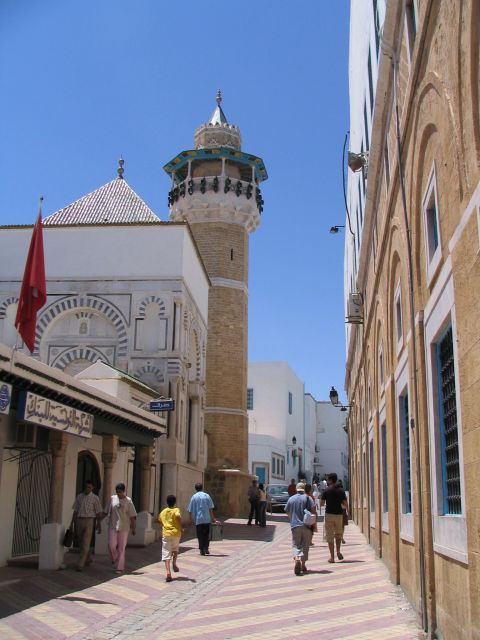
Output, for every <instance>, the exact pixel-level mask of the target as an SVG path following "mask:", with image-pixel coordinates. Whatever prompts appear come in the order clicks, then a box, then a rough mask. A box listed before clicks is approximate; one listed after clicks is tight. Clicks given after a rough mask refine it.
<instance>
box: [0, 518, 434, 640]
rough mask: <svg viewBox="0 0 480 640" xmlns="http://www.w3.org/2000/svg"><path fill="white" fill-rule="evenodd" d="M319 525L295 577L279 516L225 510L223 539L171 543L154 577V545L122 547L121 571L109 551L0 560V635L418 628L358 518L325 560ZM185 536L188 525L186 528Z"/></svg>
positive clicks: (102, 638)
mask: <svg viewBox="0 0 480 640" xmlns="http://www.w3.org/2000/svg"><path fill="white" fill-rule="evenodd" d="M321 527H322V525H321V524H319V533H318V534H316V535H315V537H314V542H315V545H314V546H313V547H312V548H311V556H310V559H309V562H308V569H309V572H308V574H307V575H304V576H298V577H297V576H295V575H294V573H293V563H292V560H291V557H290V529H289V525H288V523H287V522H286V519H285V517H284V516H282V515H276V514H275V515H273V516H271V517H270V518H269V521H268V523H267V527H266V528H265V529H259V528H258V527H247V526H246V525H245V522H244V521H240V520H234V519H231V520H229V521H227V522H226V523H225V525H224V540H223V541H222V542H216V543H212V545H211V555H210V556H207V557H201V556H200V555H199V554H198V550H197V548H196V541H195V540H192V539H191V538H190V539H189V538H187V539H186V540H185V541H184V542H183V544H182V546H181V554H180V556H179V561H178V564H179V567H180V572H179V573H178V574H177V575H176V577H175V579H174V581H173V583H170V584H167V583H165V573H164V567H163V563H161V562H158V558H159V557H160V555H161V545H160V544H159V543H155V544H153V545H150V546H149V547H147V548H144V549H131V548H129V549H127V573H126V574H125V575H122V576H115V575H112V570H111V566H110V565H109V561H108V558H106V557H103V558H101V559H99V560H98V559H97V560H96V561H95V563H94V564H93V565H92V566H91V567H89V568H88V569H87V570H85V571H84V572H82V573H77V572H75V571H73V570H72V567H73V564H74V562H75V556H74V554H68V555H67V562H68V565H69V568H68V569H66V570H63V571H57V572H53V571H52V572H38V571H36V570H34V569H28V568H25V569H24V568H22V569H19V568H14V567H7V568H2V569H0V613H1V616H2V619H1V620H0V637H1V638H2V639H5V640H7V639H8V640H23V639H25V638H28V639H35V640H36V639H39V638H42V639H43V638H44V639H47V638H48V639H51V640H61V639H63V638H70V639H72V640H80V639H82V640H83V639H89V640H109V639H110V638H122V639H123V638H133V637H134V638H135V639H143V638H155V639H161V638H169V639H174V638H185V639H187V640H188V639H190V638H195V639H198V640H200V639H206V638H208V639H209V640H226V639H229V638H236V639H243V640H247V639H248V640H264V639H275V640H280V639H284V638H285V639H288V638H297V637H305V636H306V637H310V638H322V639H327V638H328V639H330V640H334V639H340V638H352V639H355V640H370V639H373V638H375V639H376V640H378V639H380V638H385V639H393V638H399V639H404V640H407V639H408V640H413V639H418V638H422V637H423V635H422V634H421V632H420V631H419V629H418V626H417V622H416V617H415V614H414V612H413V609H412V607H411V606H410V604H409V603H408V601H407V599H406V598H405V596H404V595H403V593H402V592H401V590H400V589H399V588H398V587H396V586H394V585H393V584H392V583H391V581H390V579H389V576H388V574H387V571H386V569H385V567H384V565H383V563H382V562H381V561H380V560H378V559H376V558H375V556H374V552H373V551H372V549H371V548H370V547H369V546H368V545H367V544H366V542H365V538H364V537H363V535H362V534H361V533H360V532H359V530H358V528H357V527H356V526H355V525H354V524H352V523H350V525H349V526H348V527H347V528H346V533H345V538H346V542H347V544H346V546H345V548H344V556H345V558H344V561H343V562H336V563H335V564H329V563H328V562H327V558H328V551H327V548H326V543H324V542H322V536H321ZM189 533H190V535H191V534H192V530H191V529H190V530H189Z"/></svg>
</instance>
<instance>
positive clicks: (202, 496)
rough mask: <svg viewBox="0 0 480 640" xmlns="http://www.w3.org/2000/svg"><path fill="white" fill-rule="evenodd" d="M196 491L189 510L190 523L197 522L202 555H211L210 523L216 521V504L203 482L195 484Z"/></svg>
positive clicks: (199, 546)
mask: <svg viewBox="0 0 480 640" xmlns="http://www.w3.org/2000/svg"><path fill="white" fill-rule="evenodd" d="M195 491H196V493H194V494H193V496H192V497H191V498H190V503H189V505H188V507H187V511H188V513H189V514H190V524H195V527H196V531H197V539H198V548H199V550H200V555H201V556H204V555H207V556H209V555H210V551H209V550H208V547H209V545H210V524H211V523H212V522H216V520H215V516H214V514H213V509H214V504H213V500H212V499H211V497H210V496H209V495H208V493H205V491H203V485H202V483H201V482H197V483H196V485H195Z"/></svg>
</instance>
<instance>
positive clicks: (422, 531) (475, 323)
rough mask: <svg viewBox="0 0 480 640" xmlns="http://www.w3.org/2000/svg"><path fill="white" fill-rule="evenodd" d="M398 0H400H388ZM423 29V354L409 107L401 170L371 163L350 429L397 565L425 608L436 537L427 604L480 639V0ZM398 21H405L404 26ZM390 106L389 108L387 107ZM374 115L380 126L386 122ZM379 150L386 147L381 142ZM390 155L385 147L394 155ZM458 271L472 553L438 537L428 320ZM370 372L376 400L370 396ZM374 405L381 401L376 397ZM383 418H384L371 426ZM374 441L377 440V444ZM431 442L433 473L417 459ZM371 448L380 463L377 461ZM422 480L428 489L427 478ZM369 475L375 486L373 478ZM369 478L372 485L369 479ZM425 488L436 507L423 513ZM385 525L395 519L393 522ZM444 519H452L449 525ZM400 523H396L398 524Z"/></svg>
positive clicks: (413, 120) (356, 474)
mask: <svg viewBox="0 0 480 640" xmlns="http://www.w3.org/2000/svg"><path fill="white" fill-rule="evenodd" d="M387 4H390V5H392V4H394V3H387ZM417 9H418V25H417V36H416V40H415V46H414V49H413V53H412V56H411V57H410V55H409V53H408V51H407V45H406V39H405V33H403V35H402V39H401V50H400V56H399V73H398V103H399V110H400V114H401V116H400V117H401V130H400V136H401V145H402V161H403V164H404V173H405V186H406V201H407V202H406V204H407V212H408V222H409V227H410V230H411V241H412V248H413V280H414V313H413V316H414V319H415V328H414V331H415V336H416V343H417V359H416V366H414V364H413V363H414V358H413V341H412V339H411V331H410V317H411V312H410V305H409V279H408V259H407V258H408V256H407V236H406V229H405V224H404V217H403V205H402V198H401V191H400V181H399V174H398V165H397V153H396V137H395V117H394V116H395V114H394V111H392V109H391V104H392V102H391V100H392V99H393V95H392V94H393V91H392V89H393V75H392V74H391V75H390V84H389V91H390V103H389V105H388V104H387V106H386V107H385V109H386V111H390V115H389V117H388V118H387V130H386V132H385V135H386V140H387V143H388V147H389V155H390V174H391V178H390V182H389V184H388V185H387V183H386V178H385V171H384V170H380V172H379V174H378V176H377V175H375V174H373V176H372V175H369V181H368V188H367V198H368V197H369V195H370V194H372V193H374V194H375V206H371V207H370V210H369V211H370V215H371V216H374V217H375V222H374V224H373V228H374V231H373V232H372V233H371V234H370V235H369V237H365V234H364V237H363V238H362V248H361V251H362V252H366V255H367V263H366V269H365V272H364V277H363V279H362V282H359V290H361V291H362V292H363V293H364V315H365V318H364V325H363V326H359V327H356V328H354V329H353V330H352V337H351V340H352V341H353V343H352V344H353V348H351V349H350V351H349V353H350V356H349V360H348V362H347V377H346V388H347V392H348V398H349V404H352V405H353V408H352V410H351V414H350V418H349V438H350V447H351V464H352V505H353V511H354V518H355V520H356V521H357V522H358V523H359V524H360V526H361V528H362V530H363V531H364V533H365V535H367V536H368V537H369V539H370V542H371V544H372V546H373V547H374V549H375V550H376V551H377V553H378V554H380V555H381V556H382V558H383V559H384V561H385V563H386V565H387V567H388V569H389V571H390V574H391V576H392V578H393V579H394V580H396V581H397V582H399V583H400V584H401V585H402V587H403V589H404V590H405V592H406V594H407V596H408V597H409V599H410V600H411V601H412V603H413V604H414V605H415V607H416V608H417V610H418V611H419V615H420V612H421V609H422V606H421V593H420V578H419V575H420V562H421V551H420V539H421V538H423V544H424V550H423V551H424V553H423V556H424V559H423V562H424V566H425V576H426V593H425V603H426V611H427V623H428V628H429V630H430V631H431V632H432V633H433V632H434V631H435V632H436V633H438V637H440V638H444V639H445V640H447V639H450V638H451V639H455V640H457V639H465V640H467V639H469V640H471V639H474V638H475V639H478V638H480V595H479V594H480V489H479V487H480V483H479V480H478V479H479V476H480V228H479V225H480V124H479V122H480V103H479V95H480V74H479V38H480V3H479V2H477V1H475V0H458V1H456V2H439V1H435V0H433V1H432V0H418V2H417ZM402 19H403V16H401V15H400V19H399V20H398V23H397V30H396V34H397V35H398V34H399V29H400V28H401V27H402V26H403V25H402V24H401V21H402ZM376 117H377V114H376V115H375V118H376ZM375 118H374V124H373V127H375V126H381V125H380V124H379V121H377V120H376V119H375ZM370 151H371V156H372V155H373V154H374V153H375V151H374V149H373V148H372V149H371V150H370ZM380 155H381V154H380ZM433 166H434V167H435V172H436V185H437V197H438V211H439V218H440V237H441V259H440V264H439V266H438V269H437V271H436V273H435V275H434V276H433V277H432V278H431V280H430V281H429V280H428V277H427V270H426V262H427V261H426V252H425V237H424V232H425V229H424V221H423V198H424V194H425V191H426V189H427V186H428V181H429V178H430V175H431V170H432V167H433ZM450 270H451V274H452V281H453V295H454V307H453V310H452V314H453V317H454V326H455V336H456V365H457V376H456V384H457V385H458V387H457V410H458V415H459V428H460V429H461V436H462V439H463V443H462V447H461V450H462V455H463V475H464V487H463V500H464V502H463V505H464V515H465V517H466V529H467V554H466V559H464V560H463V561H461V560H458V559H456V558H454V557H452V556H451V555H450V556H449V555H448V554H446V553H442V552H440V551H439V550H438V549H436V548H435V544H434V543H435V539H434V508H433V505H432V501H433V496H434V492H433V487H432V474H433V470H432V467H431V460H432V456H434V451H433V450H432V448H431V444H432V430H433V429H435V428H436V427H435V424H432V421H431V419H430V414H429V407H430V406H431V405H432V402H433V399H432V394H433V393H434V392H435V390H434V389H432V388H431V385H430V384H429V380H428V366H427V362H428V359H429V357H430V356H429V348H430V347H429V344H426V342H425V340H426V332H425V326H424V322H425V319H426V316H427V314H428V313H429V312H430V309H431V308H432V306H433V304H434V302H433V301H434V300H435V299H437V298H438V302H437V306H438V305H440V306H441V305H442V304H445V300H446V296H447V294H446V292H445V291H444V290H443V289H442V283H443V281H444V280H445V281H446V279H447V274H448V273H449V271H450ZM398 283H400V290H401V304H402V317H403V327H404V338H403V346H402V347H401V348H397V339H396V334H395V332H396V322H395V294H396V290H397V286H398ZM380 345H382V346H383V359H384V372H385V375H384V382H383V385H382V384H381V383H380V380H379V357H378V353H379V348H380ZM402 363H406V365H407V366H408V376H407V380H408V389H409V399H410V417H414V415H415V412H414V404H413V403H414V375H415V369H416V378H417V382H418V406H417V409H418V424H416V425H415V430H414V431H413V432H412V431H411V435H410V440H411V454H412V457H411V460H412V499H413V512H414V523H413V532H412V533H413V535H412V538H411V539H405V538H402V536H401V532H400V531H401V517H402V514H401V505H400V501H399V490H398V487H399V482H400V479H399V474H400V468H399V465H398V452H399V447H400V442H398V433H397V422H398V411H397V409H398V407H397V390H396V380H397V377H398V376H399V375H400V374H399V369H400V368H401V366H402ZM369 385H370V393H371V402H370V403H369V400H368V396H369V393H368V387H369ZM369 404H370V405H371V408H369ZM383 416H384V419H385V422H386V425H387V459H388V466H387V476H388V503H389V510H388V515H387V516H386V518H387V522H386V526H382V513H381V505H382V495H381V486H382V483H381V460H380V457H381V438H380V428H381V424H382V423H383ZM369 429H370V431H369ZM369 437H372V438H373V443H374V457H373V461H371V462H372V463H373V466H374V471H375V473H374V476H375V481H374V490H375V505H376V511H375V517H374V520H373V521H371V522H370V521H369V519H370V515H369V499H368V494H369V470H368V457H369V452H368V438H369ZM366 443H367V444H366ZM417 447H418V451H419V455H420V475H418V474H417V473H416V472H415V454H416V452H417ZM364 456H366V462H367V465H365V463H364ZM420 486H421V489H422V491H421V494H420V492H419V487H420ZM365 487H366V488H365ZM364 488H365V489H364ZM419 496H421V501H422V507H421V512H422V514H423V520H421V519H420V517H419V514H420V503H419ZM384 524H385V523H384ZM437 526H438V525H437ZM386 529H388V531H387V530H386Z"/></svg>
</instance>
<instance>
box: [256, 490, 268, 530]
mask: <svg viewBox="0 0 480 640" xmlns="http://www.w3.org/2000/svg"><path fill="white" fill-rule="evenodd" d="M258 493H259V498H258V524H259V525H260V526H261V527H266V526H267V494H266V493H265V489H264V486H263V483H262V482H261V483H260V484H259V485H258Z"/></svg>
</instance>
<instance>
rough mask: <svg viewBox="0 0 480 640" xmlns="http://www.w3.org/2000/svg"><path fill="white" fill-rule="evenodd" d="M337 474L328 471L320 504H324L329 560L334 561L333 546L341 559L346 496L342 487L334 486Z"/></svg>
mask: <svg viewBox="0 0 480 640" xmlns="http://www.w3.org/2000/svg"><path fill="white" fill-rule="evenodd" d="M336 482H337V474H336V473H329V474H328V476H327V488H326V489H325V491H324V492H323V493H322V497H321V500H320V506H321V507H323V506H324V505H326V506H325V524H324V526H325V537H326V538H327V543H328V549H329V551H330V558H329V559H328V561H329V562H335V547H336V548H337V558H338V559H339V560H343V555H342V553H341V551H340V548H341V545H342V539H343V510H344V509H346V508H347V496H346V493H345V491H344V490H343V489H340V488H338V487H336V486H335V484H336Z"/></svg>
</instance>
